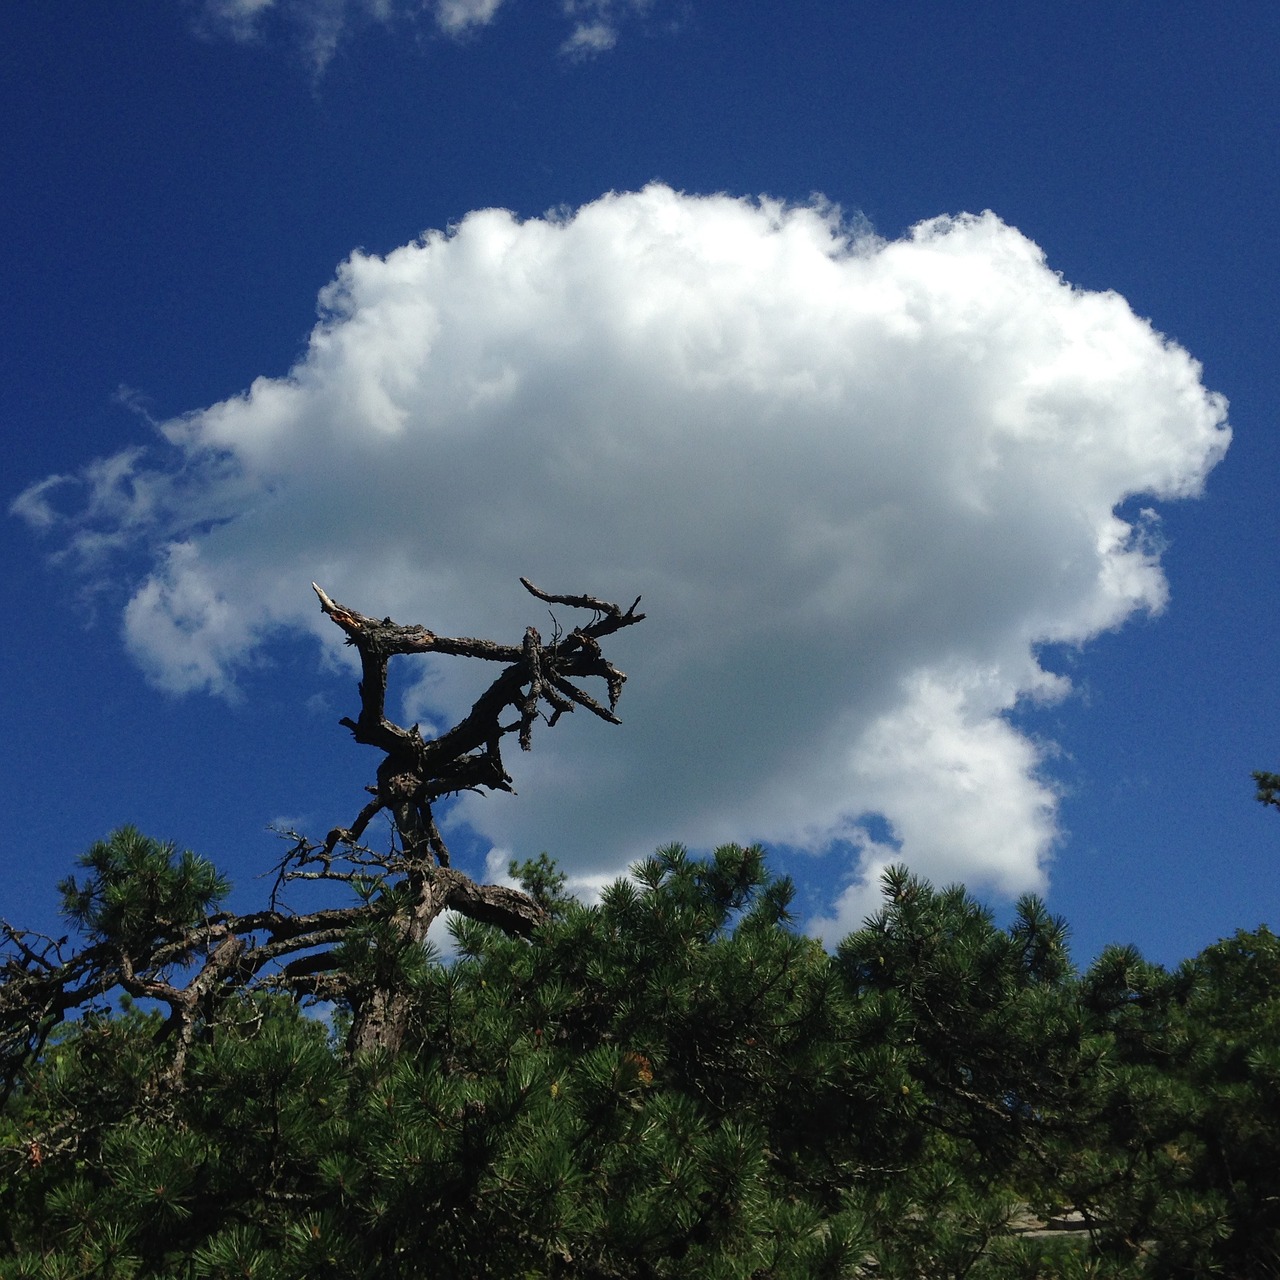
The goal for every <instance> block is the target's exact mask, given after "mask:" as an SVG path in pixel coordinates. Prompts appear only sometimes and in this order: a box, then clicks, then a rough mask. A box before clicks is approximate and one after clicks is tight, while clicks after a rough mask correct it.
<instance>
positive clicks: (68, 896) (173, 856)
mask: <svg viewBox="0 0 1280 1280" xmlns="http://www.w3.org/2000/svg"><path fill="white" fill-rule="evenodd" d="M79 865H80V866H82V867H84V868H86V869H87V870H88V871H89V873H90V874H89V875H88V876H86V877H85V878H84V879H83V880H79V881H78V880H77V879H76V878H75V877H74V876H68V877H67V878H66V879H65V880H63V881H62V882H61V883H60V884H59V885H58V891H59V893H61V895H62V911H63V914H64V915H65V916H66V917H67V918H68V919H69V920H71V921H72V922H73V923H74V924H75V925H76V926H77V927H78V928H79V929H81V930H82V931H83V932H84V933H85V934H86V936H87V937H88V938H89V940H90V941H91V942H110V943H114V944H116V945H118V946H120V947H122V948H124V949H126V950H130V949H133V948H135V947H139V946H145V945H147V944H150V943H154V942H155V941H157V940H159V939H163V938H167V937H170V936H173V935H176V934H177V933H178V932H179V931H180V930H181V929H183V928H184V927H185V926H187V925H191V924H194V923H195V922H196V921H198V920H200V919H201V918H202V917H203V916H205V915H207V914H208V913H210V912H211V911H213V910H214V909H215V908H216V907H217V905H218V904H219V902H220V901H221V900H222V899H223V898H224V897H226V895H227V894H228V893H229V892H230V888H231V887H230V884H229V883H228V881H227V880H226V879H225V878H224V877H223V876H222V875H221V874H220V873H219V872H218V870H217V868H216V867H215V866H214V865H213V863H211V862H209V861H208V860H207V859H205V858H202V857H200V856H199V855H198V854H194V853H192V852H191V851H190V850H185V851H183V852H182V853H178V852H177V846H176V845H174V844H172V843H168V844H161V843H160V842H159V841H157V840H152V839H151V838H150V837H149V836H144V835H142V834H141V833H140V832H139V831H138V830H137V829H136V828H134V827H121V828H120V829H119V830H118V831H114V832H112V834H111V835H110V837H108V839H106V840H99V841H97V842H96V843H95V844H93V845H91V846H90V848H89V849H88V851H87V852H86V853H84V854H82V855H81V856H80V858H79Z"/></svg>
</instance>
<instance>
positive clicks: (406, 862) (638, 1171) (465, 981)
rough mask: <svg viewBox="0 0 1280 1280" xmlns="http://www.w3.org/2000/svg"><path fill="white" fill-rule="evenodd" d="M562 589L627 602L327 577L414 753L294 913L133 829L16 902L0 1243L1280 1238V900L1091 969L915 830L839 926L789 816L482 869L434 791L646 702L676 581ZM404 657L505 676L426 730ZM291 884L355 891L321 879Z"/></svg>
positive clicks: (376, 695)
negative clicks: (436, 943) (821, 917)
mask: <svg viewBox="0 0 1280 1280" xmlns="http://www.w3.org/2000/svg"><path fill="white" fill-rule="evenodd" d="M530 590H531V591H532V592H533V594H534V595H535V596H537V597H538V598H539V599H542V600H544V601H546V602H548V603H551V604H555V605H558V606H560V607H565V608H577V609H587V610H590V611H592V617H593V621H592V622H591V623H590V624H588V625H586V626H584V627H580V628H576V629H574V630H572V631H570V632H568V633H567V634H565V633H563V632H561V631H560V630H559V628H557V632H556V635H555V638H554V639H553V641H552V643H551V644H549V645H547V644H544V643H543V642H542V640H541V638H540V636H538V634H537V632H536V631H534V630H533V629H532V628H530V629H529V631H527V632H526V636H525V640H524V642H523V643H522V644H521V645H519V646H506V647H504V646H497V645H493V644H492V643H491V642H487V641H471V640H461V641H460V640H446V639H442V638H440V637H436V636H434V635H433V634H432V633H430V632H427V631H425V629H422V628H404V627H399V626H397V624H394V623H392V622H391V621H390V620H383V621H381V622H378V621H375V620H373V619H371V618H367V617H365V616H364V615H361V614H357V613H355V612H354V611H353V610H349V609H345V608H343V607H342V606H339V605H336V604H334V603H333V602H332V601H331V600H329V599H328V597H327V596H325V595H324V593H323V592H319V593H318V594H319V596H320V600H321V604H322V607H323V608H324V609H325V611H326V613H327V614H328V615H329V616H330V617H332V618H333V619H334V620H335V622H337V623H338V625H340V626H342V627H343V629H344V631H346V632H347V634H348V636H349V637H350V638H351V640H352V642H353V643H355V644H356V645H357V647H358V648H359V650H360V654H361V659H362V665H363V669H364V679H363V683H362V687H361V703H362V706H361V713H360V715H359V717H357V718H355V719H351V720H348V721H346V722H345V723H346V724H347V726H348V728H349V729H351V731H352V732H353V733H354V734H355V735H356V737H357V739H358V740H360V741H367V742H369V743H370V744H371V745H374V746H377V747H378V748H380V749H381V750H382V752H383V754H384V762H383V765H382V767H381V768H379V770H378V775H377V780H376V785H375V786H373V787H371V788H370V791H371V793H372V799H371V800H370V802H369V803H368V804H367V805H366V806H365V807H364V808H363V809H362V810H361V813H360V815H359V816H358V817H357V819H356V821H355V822H354V823H353V824H352V826H351V827H349V828H335V830H334V831H333V832H331V833H330V834H329V836H328V837H327V838H326V839H325V840H324V841H323V842H320V843H311V842H309V841H307V840H305V839H303V838H302V837H298V836H295V837H294V838H293V840H292V842H291V847H290V851H289V853H288V854H287V855H286V857H285V858H284V859H283V861H282V862H281V864H280V867H279V868H278V874H277V881H276V885H275V889H274V891H273V893H272V895H271V900H270V901H269V903H268V904H267V905H265V906H264V907H263V908H262V909H261V910H260V911H257V912H252V913H249V914H246V915H233V914H230V913H228V912H226V911H225V910H224V908H223V903H224V902H225V900H226V898H227V894H228V891H229V885H228V884H227V882H226V880H225V878H224V877H223V876H222V875H221V874H220V873H219V872H218V871H217V870H216V868H215V867H214V866H213V864H212V863H210V862H209V861H208V860H206V859H204V858H202V857H200V856H198V855H196V854H193V853H190V852H185V851H180V850H179V849H178V848H177V846H176V845H174V844H170V843H162V842H160V841H157V840H154V839H152V838H149V837H147V836H144V835H142V834H140V833H139V832H137V831H135V830H133V829H131V828H123V829H121V830H119V831H117V832H114V833H112V834H111V835H109V836H108V837H107V838H106V839H104V840H102V841H100V842H98V843H95V844H94V845H93V846H92V847H91V848H90V849H89V850H88V851H87V852H86V853H85V854H84V855H83V856H82V857H81V859H80V863H79V868H78V869H77V871H75V872H74V873H73V874H71V875H69V876H68V877H67V878H66V879H65V880H64V881H63V882H62V884H61V885H60V890H61V893H62V904H63V912H64V916H65V918H66V920H67V925H68V929H69V933H68V936H67V937H66V938H61V939H53V938H40V937H37V936H35V935H33V934H30V933H27V932H24V931H22V930H20V929H18V928H16V927H13V926H8V925H6V926H5V932H4V938H5V946H4V951H3V955H2V956H0V963H2V964H3V969H2V970H0V976H2V977H3V985H0V1047H2V1049H3V1057H2V1058H0V1066H2V1067H3V1072H4V1081H5V1085H6V1089H7V1092H6V1098H5V1103H4V1108H3V1111H0V1254H3V1255H4V1256H3V1259H2V1260H0V1275H4V1276H14V1277H28V1276H29V1277H36V1276H40V1277H73V1276H74V1277H85V1276H116V1277H131V1276H136V1277H171V1276H183V1277H188V1276H191V1277H194V1276H201V1277H228V1278H230V1277H259V1278H261V1280H284V1278H286V1277H288V1278H294V1277H297V1278H301V1277H308V1278H311V1277H325V1276H333V1277H340V1276H341V1277H346V1276H353V1275H360V1276H364V1275H368V1276H386V1277H428V1276H429V1277H444V1278H449V1277H456V1278H458V1280H462V1278H464V1277H465V1278H468V1280H470V1278H472V1277H476V1276H493V1277H522V1278H526V1280H530V1278H536V1277H545V1278H550V1277H565V1278H568V1277H581V1278H583V1280H614V1278H617V1280H622V1278H634V1280H658V1278H664V1277H671V1278H673V1280H674V1278H675V1277H691V1276H692V1277H709V1278H711V1280H720V1278H723V1280H769V1278H777V1280H784V1278H794V1280H810V1278H818V1280H821V1278H822V1277H830V1278H831V1280H837V1278H842V1277H889V1278H901V1280H908V1278H911V1280H915V1278H924V1277H928V1278H930V1280H933V1278H934V1277H953V1278H955V1280H961V1278H962V1277H972V1278H973V1280H978V1278H980V1277H1022V1278H1025V1280H1034V1278H1035V1277H1044V1278H1046V1280H1047V1278H1049V1277H1063V1278H1064V1280H1065V1278H1068V1277H1070V1278H1075V1277H1086V1276H1097V1277H1129V1276H1150V1277H1187V1278H1190V1277H1201V1276H1212V1275H1223V1276H1232V1277H1241V1278H1243V1280H1254V1278H1257V1280H1260V1278H1261V1277H1264V1276H1274V1275H1276V1274H1277V1273H1278V1272H1280V1159H1277V1156H1278V1155H1280V996H1277V994H1276V993H1277V991H1280V940H1278V939H1277V938H1276V937H1275V936H1274V935H1273V934H1271V933H1270V932H1269V930H1267V929H1266V928H1265V927H1263V928H1259V929H1257V930H1256V931H1254V932H1251V933H1239V934H1237V935H1236V936H1235V937H1234V938H1231V939H1225V940H1223V941H1221V942H1219V943H1216V944H1215V945H1213V946H1211V947H1209V948H1206V949H1205V951H1203V952H1202V953H1201V954H1200V955H1198V956H1196V957H1195V958H1193V959H1191V960H1189V961H1187V962H1186V963H1185V964H1183V965H1181V966H1180V967H1178V968H1177V969H1175V970H1173V971H1168V970H1165V969H1163V968H1161V967H1159V966H1157V965H1153V964H1150V963H1148V962H1147V961H1145V960H1144V959H1143V958H1142V957H1141V956H1140V955H1139V954H1138V953H1137V951H1136V950H1135V949H1133V948H1132V947H1112V948H1110V949H1108V950H1107V951H1105V952H1104V953H1103V954H1102V955H1101V956H1100V957H1099V958H1098V960H1097V961H1096V962H1095V963H1094V964H1093V965H1092V966H1090V968H1089V969H1088V970H1087V971H1085V972H1083V973H1081V972H1078V971H1077V970H1076V969H1075V967H1074V966H1073V964H1072V961H1071V958H1070V955H1069V950H1068V930H1067V927H1066V925H1065V923H1064V922H1063V921H1062V920H1060V919H1058V918H1056V917H1054V916H1053V915H1051V914H1050V913H1049V912H1048V911H1047V910H1046V908H1045V906H1044V904H1043V903H1042V902H1040V901H1039V900H1038V899H1036V898H1034V897H1028V898H1024V899H1023V900H1022V901H1020V902H1019V903H1018V904H1017V907H1016V910H1015V912H1014V915H1013V918H1012V920H1011V921H1010V922H1009V923H1007V924H1004V925H1001V924H1000V923H998V922H997V920H996V918H995V917H994V916H993V914H992V912H991V911H990V910H989V909H988V908H986V907H984V906H983V905H982V904H981V903H979V902H978V901H977V900H975V899H974V898H973V897H972V896H971V895H970V894H968V893H967V892H966V891H965V890H964V889H962V888H959V887H949V888H936V887H934V886H932V885H930V884H929V883H927V882H925V881H923V880H921V879H920V878H918V877H916V876H913V875H912V874H911V873H910V872H909V871H908V870H907V869H906V868H903V867H894V868H891V869H890V870H889V871H888V872H886V873H885V876H884V879H883V885H882V888H883V900H882V905H881V907H880V909H879V910H878V911H877V912H876V914H875V915H874V916H872V917H871V918H870V919H868V920H867V921H866V922H865V923H864V925H863V927H862V928H860V929H858V930H857V931H855V932H854V933H852V934H850V935H849V936H848V937H847V938H845V939H844V940H843V941H842V942H841V943H840V944H839V946H838V947H836V948H835V949H834V951H832V952H828V951H826V950H824V949H823V948H822V946H821V945H819V943H818V942H816V941H815V940H814V939H812V938H809V937H806V936H805V935H804V934H803V933H801V932H800V931H798V930H797V928H796V927H795V925H794V921H793V920H792V917H791V914H790V909H791V903H792V896H793V888H792V885H791V884H790V882H789V881H788V880H786V879H785V878H779V877H777V876H775V875H773V874H772V873H771V871H770V870H769V867H768V865H767V859H766V855H765V854H764V852H763V851H762V850H760V849H759V848H754V847H745V848H744V847H741V846H738V845H726V846H724V847H722V848H720V849H717V850H716V851H715V852H714V853H713V854H711V855H709V856H706V857H695V856H692V855H690V854H689V852H688V851H687V850H685V849H684V848H682V847H681V846H678V845H671V846H668V847H666V848H663V849H660V850H658V851H657V852H656V853H655V854H654V855H653V856H651V857H649V858H647V859H645V860H644V861H642V862H640V863H638V864H637V865H636V866H634V867H633V868H632V869H631V872H630V875H629V876H627V877H625V878H622V879H619V880H617V881H616V882H615V883H614V884H612V885H611V886H609V887H608V888H607V889H606V890H605V891H604V892H603V893H602V894H601V896H600V899H599V901H597V902H594V903H583V902H579V901H577V900H575V899H573V898H572V897H570V896H568V895H567V894H566V892H565V878H564V876H563V874H562V873H561V872H560V871H559V870H558V869H557V867H556V865H555V863H554V861H553V860H552V859H551V858H549V857H548V856H547V855H546V854H543V855H541V856H540V857H539V858H537V859H530V860H528V861H525V862H524V863H522V864H519V865H517V864H513V865H512V867H511V872H512V875H513V877H515V878H516V879H517V880H518V881H519V882H520V885H521V887H520V889H514V888H511V887H509V886H502V885H478V884H476V883H475V882H474V881H472V880H471V879H470V878H469V877H467V876H465V875H464V874H463V873H462V872H461V871H459V870H458V869H457V868H454V867H453V866H451V865H450V859H449V853H448V850H447V848H446V847H445V845H444V842H443V840H442V839H441V838H440V833H439V830H438V828H437V827H436V824H435V821H434V817H433V812H432V805H433V804H434V803H436V802H437V801H438V800H439V799H440V798H441V797H442V796H444V795H447V794H450V793H451V792H452V791H454V790H457V789H459V788H461V787H470V786H486V787H498V788H500V787H501V786H502V785H503V784H504V781H507V775H506V773H505V770H504V769H503V768H502V764H501V755H500V750H499V748H500V745H501V741H502V739H503V737H505V736H506V735H509V734H513V733H514V734H516V735H517V737H518V739H519V741H520V742H521V745H524V746H527V745H528V744H529V738H530V735H531V732H532V729H533V728H534V726H535V724H536V722H537V720H538V719H539V718H544V719H546V720H547V721H549V722H550V723H554V722H555V721H556V719H557V718H558V717H559V716H560V715H561V714H562V713H563V712H565V711H567V710H570V709H572V707H574V706H577V707H583V708H585V709H587V710H589V711H591V712H592V713H593V714H595V715H597V716H599V717H600V718H603V719H605V720H612V719H614V718H615V709H616V706H617V701H618V694H619V692H620V690H621V683H622V679H623V677H622V676H621V673H620V672H617V671H616V670H615V669H614V668H612V667H611V666H610V665H609V664H608V663H607V662H606V661H605V659H604V658H603V656H602V655H601V653H600V651H599V641H600V639H601V638H602V637H604V636H605V635H607V634H610V633H611V632H612V631H613V630H617V629H618V628H619V627H621V626H625V625H630V624H631V623H632V622H634V621H638V620H639V619H640V617H641V616H642V615H639V614H637V613H636V612H635V608H636V606H635V605H633V606H632V608H631V609H630V610H628V611H625V612H624V611H623V610H621V609H618V608H617V607H616V606H612V605H608V604H605V603H604V602H601V601H597V600H594V599H593V598H591V597H586V596H549V595H547V594H545V593H542V592H540V591H538V590H537V589H536V588H532V587H530ZM410 652H438V653H459V654H462V655H463V656H471V657H477V658H481V659H482V660H494V661H498V662H499V663H501V664H503V667H502V673H501V674H500V675H499V677H498V678H497V679H496V680H495V681H494V682H493V684H491V686H490V688H489V689H488V691H487V692H486V693H485V694H484V695H482V697H481V699H480V700H478V701H477V702H476V704H475V705H474V707H473V709H472V711H471V712H470V713H469V714H468V716H467V717H466V718H464V720H463V721H461V722H460V724H459V725H458V726H455V728H454V729H452V730H449V731H448V732H447V733H445V734H442V735H440V736H439V737H438V738H435V739H433V740H431V741H430V742H427V741H425V740H424V739H423V738H422V737H421V735H420V734H419V733H418V731H417V730H416V728H414V729H404V728H402V727H401V726H397V725H395V724H393V723H392V722H390V721H389V720H387V718H386V715H385V696H386V673H387V665H386V664H387V660H388V659H389V657H391V656H394V655H396V654H402V653H410ZM586 676H598V677H601V678H603V679H604V680H605V681H606V687H607V690H608V703H607V705H606V704H605V703H603V702H598V701H596V700H595V699H593V698H591V697H590V695H588V694H587V693H586V692H585V690H583V689H582V688H580V687H579V685H578V684H577V683H575V682H576V681H578V680H580V679H582V678H583V677H586ZM442 743H443V744H444V745H443V746H442V745H440V744H442ZM384 809H385V810H388V811H389V812H390V813H391V816H392V822H393V828H392V829H393V833H394V834H393V838H392V840H391V842H390V847H389V848H388V849H385V850H381V851H379V850H374V849H372V848H370V847H369V846H368V845H367V844H365V843H363V838H364V836H365V833H366V830H367V828H368V826H369V823H370V821H371V819H372V817H373V816H374V815H376V814H377V813H378V812H380V811H382V810H384ZM298 880H304V881H307V882H309V883H311V884H313V885H317V884H318V885H319V887H321V888H323V889H327V890H329V891H331V892H333V893H335V894H339V895H341V900H340V901H337V902H335V903H334V905H331V906H325V907H321V908H319V909H316V910H311V911H308V912H302V913H294V912H291V911H290V910H289V909H288V908H287V907H286V906H284V905H282V897H283V895H285V894H286V893H287V891H288V889H289V886H290V885H291V884H296V882H297V881H298ZM446 908H454V909H455V910H456V912H457V914H456V915H455V917H454V918H453V923H452V925H451V928H452V936H453V942H454V949H455V953H454V954H453V955H451V956H450V957H448V958H442V957H441V956H439V955H438V954H436V953H435V952H434V951H433V949H432V948H431V946H430V944H429V943H428V942H427V940H426V934H425V928H426V923H429V922H430V919H434V918H435V916H436V915H438V914H439V913H440V911H443V910H445V909H446ZM424 922H426V923H424Z"/></svg>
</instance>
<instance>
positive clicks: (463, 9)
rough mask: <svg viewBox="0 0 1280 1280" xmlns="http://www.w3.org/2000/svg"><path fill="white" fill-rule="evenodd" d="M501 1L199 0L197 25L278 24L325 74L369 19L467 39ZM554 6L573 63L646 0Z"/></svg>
mask: <svg viewBox="0 0 1280 1280" xmlns="http://www.w3.org/2000/svg"><path fill="white" fill-rule="evenodd" d="M504 2H505V0H202V3H201V7H200V9H199V10H198V14H199V17H198V20H197V26H198V28H199V30H200V31H202V32H203V33H204V34H206V35H211V36H223V37H228V38H230V39H233V40H238V41H241V42H245V43H250V42H254V41H257V40H261V39H263V38H264V37H265V36H266V35H267V34H268V32H270V31H272V30H275V29H280V30H287V31H290V32H292V33H293V35H294V37H295V39H296V40H297V41H298V43H299V44H300V46H301V48H302V51H303V53H304V56H305V57H306V59H307V61H308V62H309V63H310V64H311V66H312V68H313V69H314V70H316V71H317V72H320V71H323V70H324V69H325V67H326V66H327V65H328V64H329V62H330V61H331V60H332V58H333V56H334V54H335V53H336V52H337V50H338V48H339V47H340V45H341V43H342V41H343V39H345V38H346V37H347V36H348V35H349V34H350V33H351V32H352V31H354V30H358V29H359V28H360V27H362V26H367V25H368V24H369V23H371V22H376V23H381V24H383V25H388V26H390V25H394V24H399V25H412V24H415V23H419V22H421V21H422V20H423V19H424V18H425V19H426V20H427V21H429V22H430V23H432V24H434V26H435V27H436V28H437V29H438V30H439V31H441V32H443V33H444V34H445V35H449V36H455V37H460V36H465V35H469V34H471V33H473V32H475V31H477V30H479V29H481V28H483V27H486V26H488V25H490V24H491V23H492V22H493V21H494V20H495V19H496V18H497V17H498V11H499V10H500V9H501V8H502V6H503V4H504ZM542 3H546V4H555V5H558V7H559V9H560V11H561V12H562V14H563V16H564V18H565V20H566V21H567V22H568V23H569V25H570V32H569V35H568V36H567V37H566V38H565V40H564V42H563V43H562V45H561V46H560V51H561V53H562V54H564V55H565V56H566V57H568V58H569V59H571V60H581V59H584V58H589V57H593V56H595V55H596V54H599V53H603V52H605V51H606V50H608V49H612V48H613V47H614V45H616V44H617V42H618V35H619V30H620V28H621V27H622V26H623V25H624V24H625V23H626V22H627V21H628V20H629V19H631V18H634V17H636V16H639V15H642V14H644V13H646V12H648V11H649V10H650V8H651V7H652V0H542Z"/></svg>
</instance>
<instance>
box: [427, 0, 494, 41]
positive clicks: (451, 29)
mask: <svg viewBox="0 0 1280 1280" xmlns="http://www.w3.org/2000/svg"><path fill="white" fill-rule="evenodd" d="M501 4H502V0H437V3H436V6H435V14H436V23H437V25H438V26H439V27H440V30H441V31H447V32H448V33H449V34H450V35H461V34H462V33H463V32H466V31H470V30H471V29H472V28H473V27H485V26H488V25H489V23H491V22H492V21H493V19H494V17H495V16H496V15H497V12H498V7H499V6H500V5H501Z"/></svg>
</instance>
